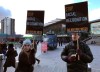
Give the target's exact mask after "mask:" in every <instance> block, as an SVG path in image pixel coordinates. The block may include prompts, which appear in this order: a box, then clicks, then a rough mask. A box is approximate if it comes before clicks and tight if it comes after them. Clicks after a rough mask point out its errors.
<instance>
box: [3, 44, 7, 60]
mask: <svg viewBox="0 0 100 72" xmlns="http://www.w3.org/2000/svg"><path fill="white" fill-rule="evenodd" d="M6 52H7V44H6V43H3V44H2V53H3V59H5V58H6Z"/></svg>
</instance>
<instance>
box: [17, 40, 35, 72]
mask: <svg viewBox="0 0 100 72" xmlns="http://www.w3.org/2000/svg"><path fill="white" fill-rule="evenodd" d="M34 64H35V50H34V49H33V48H32V43H31V41H30V40H29V39H26V40H24V41H23V45H22V50H21V52H20V54H19V62H18V66H17V68H16V70H15V72H33V71H34V67H33V65H34Z"/></svg>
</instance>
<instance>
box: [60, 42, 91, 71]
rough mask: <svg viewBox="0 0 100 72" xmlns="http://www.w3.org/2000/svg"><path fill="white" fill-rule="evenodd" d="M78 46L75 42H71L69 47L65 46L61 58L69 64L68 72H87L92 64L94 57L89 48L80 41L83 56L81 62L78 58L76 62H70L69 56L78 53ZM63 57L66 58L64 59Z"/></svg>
mask: <svg viewBox="0 0 100 72" xmlns="http://www.w3.org/2000/svg"><path fill="white" fill-rule="evenodd" d="M76 47H77V46H76V44H75V43H74V42H70V43H69V44H68V45H67V46H65V48H64V50H63V51H62V53H61V58H62V60H63V61H65V62H67V70H68V72H87V68H88V63H90V62H92V60H93V55H92V53H91V50H90V48H89V46H88V45H87V44H85V43H83V42H80V41H79V49H81V51H82V53H83V54H82V56H80V60H78V58H77V57H76V58H77V59H76V61H75V62H70V61H69V60H68V56H69V55H71V54H74V53H76V49H77V48H76ZM63 56H66V57H65V58H63Z"/></svg>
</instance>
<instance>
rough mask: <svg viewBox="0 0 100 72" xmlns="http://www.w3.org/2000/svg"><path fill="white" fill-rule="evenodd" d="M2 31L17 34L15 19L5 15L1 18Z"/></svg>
mask: <svg viewBox="0 0 100 72" xmlns="http://www.w3.org/2000/svg"><path fill="white" fill-rule="evenodd" d="M1 33H2V34H8V35H13V34H15V19H12V18H9V17H5V18H4V19H2V20H1Z"/></svg>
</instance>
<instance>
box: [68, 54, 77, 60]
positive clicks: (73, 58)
mask: <svg viewBox="0 0 100 72" xmlns="http://www.w3.org/2000/svg"><path fill="white" fill-rule="evenodd" d="M68 60H69V61H70V62H74V61H76V56H75V55H71V56H68Z"/></svg>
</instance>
